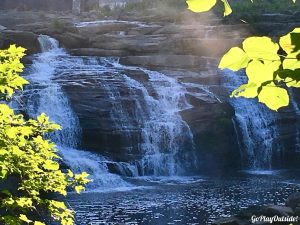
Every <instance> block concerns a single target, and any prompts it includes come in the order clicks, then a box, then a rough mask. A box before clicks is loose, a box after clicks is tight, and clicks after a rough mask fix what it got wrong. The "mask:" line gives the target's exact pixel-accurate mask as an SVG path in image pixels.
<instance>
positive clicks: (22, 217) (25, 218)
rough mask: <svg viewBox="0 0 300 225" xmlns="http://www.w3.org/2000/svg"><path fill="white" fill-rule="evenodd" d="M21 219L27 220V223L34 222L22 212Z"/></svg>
mask: <svg viewBox="0 0 300 225" xmlns="http://www.w3.org/2000/svg"><path fill="white" fill-rule="evenodd" d="M19 219H20V220H22V221H24V222H26V223H30V222H32V221H31V220H30V219H28V218H27V216H26V215H24V214H20V216H19Z"/></svg>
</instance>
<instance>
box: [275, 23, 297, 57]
mask: <svg viewBox="0 0 300 225" xmlns="http://www.w3.org/2000/svg"><path fill="white" fill-rule="evenodd" d="M279 44H280V47H281V48H282V49H283V50H284V51H285V52H286V53H287V54H288V55H289V54H291V53H295V52H298V51H299V50H300V28H296V29H294V30H293V31H292V32H290V33H288V34H287V35H285V36H282V37H281V38H280V40H279ZM298 54H299V53H298Z"/></svg>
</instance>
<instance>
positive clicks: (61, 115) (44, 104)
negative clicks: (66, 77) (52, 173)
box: [25, 35, 131, 190]
mask: <svg viewBox="0 0 300 225" xmlns="http://www.w3.org/2000/svg"><path fill="white" fill-rule="evenodd" d="M39 42H40V45H41V49H42V51H43V53H41V54H39V55H38V56H37V58H36V59H35V60H34V61H33V64H32V66H31V68H30V69H29V71H28V76H27V79H28V80H29V81H30V83H31V85H30V88H29V89H28V90H26V91H25V95H26V96H27V97H26V99H27V106H26V109H27V113H28V115H29V116H31V117H36V116H37V115H39V114H40V113H42V112H45V113H46V114H47V116H49V117H50V120H51V121H54V122H56V123H58V124H60V125H61V127H62V130H61V131H57V132H54V133H53V134H51V136H50V138H51V139H52V140H53V141H54V142H55V143H56V144H57V145H58V149H59V150H60V154H61V156H62V158H63V159H64V163H66V164H67V165H68V166H69V167H70V168H71V169H72V170H73V171H75V172H78V173H79V172H82V171H87V172H88V173H89V174H90V175H91V177H90V178H91V179H93V182H92V183H91V184H90V186H89V187H90V188H91V189H96V188H97V190H99V189H100V190H103V189H104V188H105V189H110V188H116V187H118V188H122V187H130V186H131V185H130V184H128V183H127V182H125V181H124V180H123V179H122V178H121V177H120V176H118V175H115V174H111V173H109V172H108V167H107V165H106V162H107V161H108V160H107V159H105V158H104V157H101V156H98V155H96V154H92V153H88V152H85V151H80V150H77V149H75V148H76V147H77V146H78V143H79V141H80V125H79V121H78V118H77V116H76V115H75V114H74V112H73V111H72V109H71V107H70V105H69V102H68V99H67V97H66V96H65V95H64V93H63V91H62V89H61V87H60V85H59V84H58V83H56V82H55V81H54V80H53V78H54V76H55V74H56V69H57V66H58V64H59V62H60V59H61V58H63V57H66V56H67V53H65V52H64V51H63V49H60V48H59V46H58V42H57V41H56V40H55V39H53V38H50V37H48V36H45V35H41V36H40V37H39Z"/></svg>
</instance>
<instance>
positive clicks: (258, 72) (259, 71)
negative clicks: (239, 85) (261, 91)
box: [246, 60, 280, 86]
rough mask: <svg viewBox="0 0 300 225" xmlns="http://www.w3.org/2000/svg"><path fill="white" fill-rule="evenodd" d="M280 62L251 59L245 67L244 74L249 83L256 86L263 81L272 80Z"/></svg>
mask: <svg viewBox="0 0 300 225" xmlns="http://www.w3.org/2000/svg"><path fill="white" fill-rule="evenodd" d="M279 65H280V62H276V61H275V62H267V63H265V64H264V63H262V62H261V61H258V60H253V61H252V62H250V63H249V65H248V67H247V68H246V74H247V76H248V78H249V82H250V83H255V84H257V85H258V86H260V85H261V84H263V83H265V82H270V81H273V80H274V72H275V71H276V70H278V68H279Z"/></svg>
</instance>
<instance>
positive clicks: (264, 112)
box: [224, 70, 281, 170]
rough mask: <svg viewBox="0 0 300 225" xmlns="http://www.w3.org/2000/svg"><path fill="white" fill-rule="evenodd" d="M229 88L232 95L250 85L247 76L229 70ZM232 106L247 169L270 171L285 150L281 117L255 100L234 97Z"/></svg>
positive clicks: (227, 75)
mask: <svg viewBox="0 0 300 225" xmlns="http://www.w3.org/2000/svg"><path fill="white" fill-rule="evenodd" d="M224 77H225V86H226V87H227V89H228V91H230V92H232V91H233V90H234V89H236V88H238V87H239V86H240V85H242V84H243V83H245V82H246V76H244V74H235V73H234V72H232V71H229V70H227V71H225V74H224ZM230 104H231V105H232V106H233V107H234V109H235V118H234V119H235V122H236V124H237V126H236V130H237V133H239V134H237V135H238V136H240V139H241V141H240V148H242V149H241V150H240V152H241V154H242V159H243V163H244V165H243V166H244V168H245V169H251V170H268V169H271V168H272V156H273V155H274V154H275V153H278V152H280V151H281V146H280V143H279V141H278V140H279V133H278V128H277V126H276V119H277V116H276V114H275V113H273V112H272V111H270V110H268V109H267V108H266V107H265V106H264V105H262V104H260V103H258V102H257V100H255V99H245V98H234V99H232V100H230Z"/></svg>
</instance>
